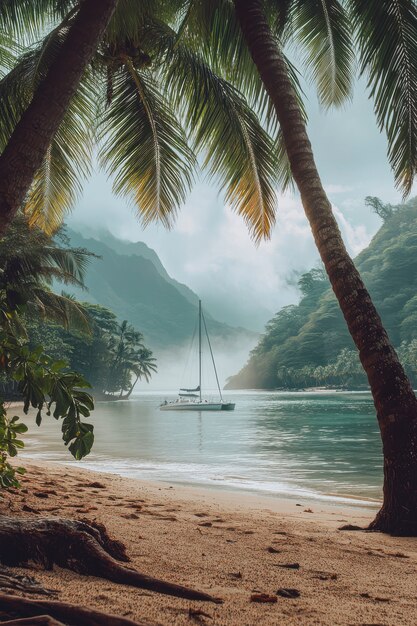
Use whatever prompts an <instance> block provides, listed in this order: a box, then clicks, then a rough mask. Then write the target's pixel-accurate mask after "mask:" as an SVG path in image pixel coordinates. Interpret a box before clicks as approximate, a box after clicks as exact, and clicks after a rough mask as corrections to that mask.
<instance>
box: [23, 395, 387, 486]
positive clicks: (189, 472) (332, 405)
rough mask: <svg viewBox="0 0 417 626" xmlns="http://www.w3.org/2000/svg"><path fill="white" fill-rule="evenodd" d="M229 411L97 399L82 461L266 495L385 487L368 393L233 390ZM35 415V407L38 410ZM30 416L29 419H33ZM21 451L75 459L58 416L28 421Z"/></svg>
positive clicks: (143, 399) (156, 400) (154, 399)
mask: <svg viewBox="0 0 417 626" xmlns="http://www.w3.org/2000/svg"><path fill="white" fill-rule="evenodd" d="M226 397H227V400H230V401H233V402H236V410H235V411H234V412H233V413H232V412H230V413H229V412H223V413H222V412H219V413H217V412H213V413H193V412H189V413H188V412H174V411H172V412H171V411H169V412H168V411H167V412H164V411H159V408H158V407H159V404H160V402H161V401H162V400H164V399H165V398H168V399H170V395H169V394H163V393H152V394H141V395H140V396H137V397H136V398H134V399H132V400H130V401H128V402H117V403H114V402H109V403H98V404H97V408H96V410H95V411H94V419H93V422H94V424H95V433H96V442H95V446H94V453H92V454H91V455H90V456H89V457H88V458H87V459H85V460H84V461H82V462H81V465H82V466H84V467H86V468H87V467H89V468H91V469H96V470H102V471H113V472H117V473H120V474H122V475H128V476H134V477H138V478H142V479H146V480H167V481H170V482H178V483H184V484H190V483H192V484H199V485H205V486H217V487H223V488H228V489H244V490H249V491H256V492H261V493H268V494H270V495H273V494H279V495H294V496H296V497H299V496H304V497H326V496H331V497H332V498H333V497H334V494H338V495H340V496H344V495H349V494H350V495H356V496H367V497H371V498H378V497H380V495H381V480H382V459H381V443H380V438H379V432H378V426H377V422H376V418H375V413H374V409H373V405H372V400H371V397H370V395H369V394H367V393H333V392H326V393H318V392H312V393H299V392H298V393H280V392H272V393H265V392H253V393H252V392H242V393H230V394H227V396H226ZM32 420H33V417H32ZM32 420H30V419H27V423H28V425H29V421H32ZM25 454H27V455H30V456H31V457H36V458H45V459H48V460H54V461H63V462H69V461H70V459H71V457H70V455H69V453H68V451H67V450H66V449H65V447H64V446H63V444H62V441H61V439H60V432H59V424H58V423H57V422H55V420H54V419H53V418H52V417H51V418H46V419H45V421H44V423H43V424H42V426H41V427H40V428H39V429H38V428H37V427H36V426H31V427H30V431H29V434H28V438H27V451H26V452H25Z"/></svg>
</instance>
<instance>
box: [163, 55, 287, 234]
mask: <svg viewBox="0 0 417 626" xmlns="http://www.w3.org/2000/svg"><path fill="white" fill-rule="evenodd" d="M165 76H166V80H167V88H168V91H169V92H170V93H171V94H172V99H173V106H174V107H176V108H178V110H179V111H181V114H182V115H183V116H184V119H185V120H186V123H187V126H188V128H189V129H190V133H191V136H192V139H193V142H194V146H195V149H196V150H197V151H198V152H200V153H201V154H202V155H203V157H204V167H206V168H207V169H208V172H209V175H210V176H211V177H215V178H216V179H217V180H218V181H219V183H220V187H221V188H222V189H224V191H225V198H226V201H227V202H229V203H230V204H231V206H232V208H233V209H234V210H236V211H237V212H238V213H239V214H240V215H242V216H243V217H244V219H245V221H246V222H247V224H248V226H249V229H250V231H251V233H252V235H253V237H254V239H255V240H256V241H259V240H260V239H262V238H263V237H265V238H267V237H269V235H270V233H271V228H272V225H273V224H274V221H275V204H276V196H275V192H274V183H275V182H276V181H277V174H276V171H277V165H278V164H277V162H276V160H275V156H274V155H275V153H274V150H273V141H272V139H271V138H270V136H269V135H268V133H267V132H266V131H265V130H264V129H263V127H262V125H261V124H260V122H259V120H258V118H257V117H256V115H255V114H254V113H253V111H252V110H251V109H250V107H249V106H248V105H247V103H246V101H245V100H244V98H243V96H242V95H241V94H240V93H239V91H238V90H237V89H235V88H234V87H233V86H232V85H231V84H230V83H228V82H227V81H226V80H224V79H223V78H221V77H219V76H217V75H216V74H215V73H214V72H213V71H212V70H211V68H210V67H209V66H208V65H207V64H206V63H205V62H204V61H203V60H202V59H201V58H200V56H199V55H198V54H193V53H192V52H191V51H190V50H189V48H188V47H186V46H182V45H176V47H175V49H174V54H173V55H170V56H169V67H168V70H167V73H166V75H165Z"/></svg>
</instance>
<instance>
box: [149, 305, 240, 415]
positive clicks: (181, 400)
mask: <svg viewBox="0 0 417 626" xmlns="http://www.w3.org/2000/svg"><path fill="white" fill-rule="evenodd" d="M203 327H204V331H205V335H206V337H207V343H208V346H209V350H210V356H211V361H212V365H213V369H214V373H215V376H216V383H217V389H218V392H219V399H218V400H216V401H212V400H204V399H203V394H202V389H201V357H202V331H203ZM198 370H199V372H198V377H199V382H198V386H197V387H195V389H180V391H179V394H178V398H177V399H176V400H174V401H173V402H168V401H167V400H165V401H164V402H163V403H162V404H161V405H160V407H159V408H160V409H161V411H234V409H235V403H234V402H225V401H224V400H223V396H222V391H221V388H220V383H219V377H218V375H217V368H216V363H215V361H214V355H213V350H212V347H211V342H210V337H209V334H208V331H207V324H206V320H205V317H204V313H203V309H202V306H201V300H199V301H198Z"/></svg>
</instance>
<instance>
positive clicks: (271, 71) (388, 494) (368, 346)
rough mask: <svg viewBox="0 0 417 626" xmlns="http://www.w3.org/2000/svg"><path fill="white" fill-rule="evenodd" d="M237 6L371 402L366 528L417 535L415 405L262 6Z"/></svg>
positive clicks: (240, 2)
mask: <svg viewBox="0 0 417 626" xmlns="http://www.w3.org/2000/svg"><path fill="white" fill-rule="evenodd" d="M234 2H235V9H236V15H237V18H238V20H239V23H240V26H241V28H242V32H243V35H244V37H245V40H246V43H247V45H248V48H249V50H250V53H251V55H252V58H253V61H254V63H255V65H256V66H257V68H258V71H259V73H260V76H261V79H262V81H263V83H264V86H265V88H266V90H267V92H268V94H269V96H270V98H271V100H272V102H273V104H274V107H275V111H276V114H277V117H278V120H279V123H280V126H281V129H282V133H283V137H284V141H285V146H286V150H287V153H288V157H289V161H290V165H291V171H292V174H293V177H294V180H295V182H296V184H297V186H298V189H299V191H300V194H301V200H302V203H303V206H304V210H305V213H306V215H307V218H308V220H309V222H310V226H311V229H312V232H313V236H314V239H315V242H316V245H317V248H318V250H319V252H320V256H321V258H322V260H323V263H324V266H325V268H326V271H327V274H328V276H329V279H330V282H331V285H332V288H333V291H334V293H335V295H336V297H337V299H338V301H339V305H340V308H341V309H342V312H343V315H344V317H345V320H346V323H347V325H348V328H349V331H350V334H351V335H352V338H353V340H354V342H355V344H356V346H357V348H358V350H359V356H360V360H361V362H362V365H363V367H364V370H365V372H366V374H367V377H368V380H369V384H370V387H371V391H372V395H373V398H374V404H375V408H376V411H377V416H378V422H379V427H380V431H381V437H382V443H383V452H384V500H383V506H382V508H381V510H380V512H379V513H378V515H377V517H376V519H375V520H374V522H373V523H372V524H371V527H372V528H373V529H375V530H382V531H385V532H390V533H392V534H399V535H417V399H416V397H415V395H414V392H413V390H412V387H411V384H410V382H409V380H408V378H407V376H406V375H405V372H404V369H403V367H402V366H401V364H400V362H399V360H398V357H397V355H396V353H395V350H394V348H393V347H392V345H391V343H390V340H389V338H388V335H387V333H386V331H385V329H384V327H383V325H382V322H381V319H380V317H379V315H378V313H377V311H376V309H375V307H374V305H373V303H372V300H371V298H370V295H369V293H368V291H367V290H366V288H365V286H364V284H363V282H362V279H361V277H360V275H359V273H358V271H357V269H356V267H355V265H354V263H353V261H352V259H351V258H350V256H349V254H348V253H347V251H346V248H345V246H344V243H343V240H342V237H341V234H340V231H339V228H338V225H337V222H336V219H335V217H334V215H333V212H332V207H331V204H330V201H329V199H328V198H327V196H326V193H325V191H324V188H323V185H322V183H321V180H320V177H319V173H318V171H317V167H316V164H315V161H314V156H313V152H312V148H311V144H310V140H309V138H308V135H307V131H306V126H305V123H304V120H303V116H302V113H301V110H300V106H299V104H298V101H297V97H296V94H295V91H294V89H293V87H292V84H291V81H290V79H289V74H288V70H287V65H286V63H285V59H284V57H283V55H282V54H281V51H280V49H279V46H278V45H277V41H276V39H275V38H274V36H273V34H272V32H271V30H270V28H269V25H268V22H267V20H266V18H265V15H264V12H263V2H262V0H234Z"/></svg>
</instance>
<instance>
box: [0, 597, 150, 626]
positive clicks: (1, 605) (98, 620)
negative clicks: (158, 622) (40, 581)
mask: <svg viewBox="0 0 417 626" xmlns="http://www.w3.org/2000/svg"><path fill="white" fill-rule="evenodd" d="M1 614H3V615H4V614H6V616H8V615H10V616H13V617H14V615H17V616H18V618H17V619H12V620H9V621H6V622H0V624H1V625H2V626H4V624H9V626H11V625H14V624H16V625H18V624H44V625H45V626H56V625H57V624H58V625H59V626H61V624H62V625H65V626H67V625H70V626H150V623H149V622H147V621H140V622H133V621H132V620H131V619H127V618H125V617H116V616H115V615H109V614H107V613H101V612H99V611H93V610H91V609H85V608H81V607H79V606H76V605H75V604H67V603H66V602H56V601H55V600H27V599H26V598H18V597H17V596H9V595H6V594H0V615H1ZM20 617H23V618H30V620H26V619H24V620H21V619H19V618H20ZM35 619H37V620H38V621H35ZM42 620H43V621H42ZM48 620H49V621H48ZM154 624H155V622H153V623H152V626H154Z"/></svg>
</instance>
